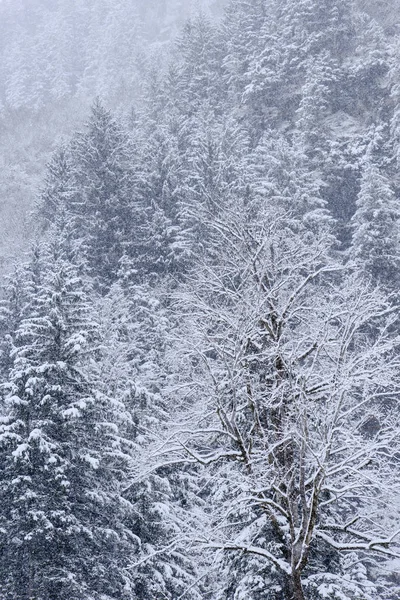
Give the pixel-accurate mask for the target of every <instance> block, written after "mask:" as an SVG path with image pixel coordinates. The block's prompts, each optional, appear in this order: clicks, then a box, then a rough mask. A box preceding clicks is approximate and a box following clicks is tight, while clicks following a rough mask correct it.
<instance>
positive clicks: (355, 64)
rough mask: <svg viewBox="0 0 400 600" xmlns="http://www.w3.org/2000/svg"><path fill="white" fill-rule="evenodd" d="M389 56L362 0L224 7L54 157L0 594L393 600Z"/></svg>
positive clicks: (17, 400) (393, 106)
mask: <svg viewBox="0 0 400 600" xmlns="http://www.w3.org/2000/svg"><path fill="white" fill-rule="evenodd" d="M71 7H72V8H71V10H72V11H73V5H71ZM128 33H129V32H128ZM128 37H129V39H130V36H129V35H128ZM118 42H119V45H120V47H119V50H121V52H122V51H123V52H127V55H126V56H127V60H128V62H129V57H130V56H131V54H130V52H131V51H130V50H129V47H125V46H124V37H123V36H122V34H121V35H120V36H118ZM396 57H397V41H396V39H394V38H393V37H391V38H388V37H387V35H386V34H385V32H384V31H383V30H382V29H381V28H380V27H379V26H378V24H377V23H376V22H375V21H373V20H372V18H370V17H369V16H367V15H366V14H364V13H362V12H361V11H360V9H359V8H358V5H356V4H355V3H354V2H353V1H351V0H318V1H317V0H301V1H300V2H299V1H298V0H296V1H295V0H285V1H284V2H282V0H279V1H278V0H276V1H275V0H232V1H231V2H230V3H229V5H228V6H227V8H226V11H225V16H224V18H223V20H222V22H221V23H218V24H213V23H211V22H209V21H208V19H207V18H206V17H204V16H199V17H198V18H196V19H194V20H192V21H190V22H188V23H187V24H186V25H185V27H184V28H183V30H182V32H181V34H180V36H179V38H178V39H177V42H176V52H175V54H174V57H173V59H172V60H171V63H170V65H169V67H168V69H167V70H166V72H165V71H164V70H162V69H157V68H154V69H150V70H148V71H147V72H146V74H145V77H144V80H143V81H142V90H143V94H144V98H145V100H144V101H143V102H142V101H141V102H140V103H139V102H138V103H137V104H136V105H135V106H134V108H132V110H131V111H129V113H128V114H126V115H124V116H123V117H121V116H118V117H117V116H116V115H114V114H113V113H112V112H111V111H110V110H108V109H107V107H106V106H105V102H104V100H102V99H97V100H96V101H95V102H94V103H93V106H92V109H91V114H90V117H89V119H88V121H87V123H86V125H85V127H84V129H82V131H79V132H77V133H76V134H75V135H74V136H72V138H71V140H70V141H68V142H65V143H63V144H62V145H61V146H60V147H59V148H58V150H57V151H56V153H55V154H54V156H53V158H52V160H51V162H50V163H49V165H48V169H47V174H46V178H45V181H44V182H43V185H42V187H41V190H40V192H39V193H38V201H37V206H36V210H35V217H34V223H32V227H33V226H35V227H36V228H37V230H39V234H38V239H37V242H36V243H35V244H34V247H33V248H32V251H31V253H30V255H29V257H28V258H27V261H26V262H25V263H21V264H19V265H17V267H16V269H15V272H14V273H13V274H12V276H10V278H9V280H8V282H7V283H6V285H5V289H4V294H3V301H2V304H1V312H0V330H1V340H0V343H1V346H0V370H1V380H2V383H1V393H2V406H3V410H2V414H3V417H2V418H1V422H0V463H1V468H0V473H1V475H0V546H1V552H0V589H1V592H2V597H4V598H5V599H7V600H17V599H18V600H32V599H35V600H55V599H57V600H63V599H65V600H82V599H87V600H89V599H90V600H92V599H96V600H105V599H109V600H117V599H118V600H120V599H121V598H127V599H129V600H151V599H154V600H156V599H157V600H158V599H160V598H169V599H170V600H178V599H183V598H185V599H192V600H200V599H206V598H212V599H213V600H245V599H246V600H265V599H268V600H278V599H279V600H292V599H294V600H305V599H306V600H323V599H326V598H329V599H330V600H375V599H376V598H380V599H386V600H389V599H391V600H394V599H395V598H397V596H398V593H399V579H398V577H399V576H398V568H399V567H398V565H399V561H400V547H399V533H398V517H399V465H398V457H399V434H400V424H399V410H398V397H399V366H400V364H399V362H400V359H399V348H398V345H399V341H398V325H399V323H398V286H399V260H400V252H399V242H400V221H399V200H398V194H399V183H398V178H397V166H398V143H399V140H398V135H399V127H398V119H399V113H398V107H397V102H398V99H397V98H398V86H399V73H398V65H397V58H396ZM124 64H125V63H124ZM63 72H64V71H63ZM95 79H96V80H97V78H96V77H95ZM106 81H108V79H107V77H106ZM108 85H109V86H110V87H109V89H115V88H113V83H112V82H111V81H108ZM106 97H107V94H106Z"/></svg>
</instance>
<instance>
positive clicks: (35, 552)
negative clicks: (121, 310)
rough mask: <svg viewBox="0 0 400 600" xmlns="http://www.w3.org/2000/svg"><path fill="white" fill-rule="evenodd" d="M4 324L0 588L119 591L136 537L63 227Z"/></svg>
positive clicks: (37, 594) (92, 329) (117, 442)
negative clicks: (14, 317) (12, 323)
mask: <svg viewBox="0 0 400 600" xmlns="http://www.w3.org/2000/svg"><path fill="white" fill-rule="evenodd" d="M31 307H32V308H31V310H30V311H29V310H27V311H26V314H25V315H24V318H23V320H22V322H21V323H20V325H19V327H18V330H17V332H16V342H15V350H14V364H13V368H12V369H11V372H10V375H9V378H8V381H6V382H5V384H3V387H5V389H6V391H7V394H6V399H5V404H6V412H5V414H4V416H3V417H2V419H1V426H0V447H1V450H0V462H1V483H0V496H1V510H0V520H1V534H0V544H1V559H0V561H1V576H0V581H1V586H0V587H1V590H2V595H3V597H4V598H10V599H12V598H16V597H18V598H21V599H26V600H31V599H32V598H49V599H50V598H55V597H57V598H60V599H61V598H65V599H67V598H68V599H69V600H71V599H76V600H78V598H79V600H82V599H83V598H87V599H89V598H94V597H96V598H100V597H101V598H110V599H111V598H123V597H129V589H130V588H129V576H128V575H127V572H126V564H127V561H128V560H129V556H130V554H131V553H132V552H133V550H134V549H135V547H136V548H137V544H136V542H135V539H134V537H133V536H132V535H131V533H130V531H129V530H128V528H127V526H126V523H127V519H128V517H129V513H130V505H129V503H128V502H126V500H122V496H121V486H122V485H123V482H124V473H126V470H127V467H128V462H129V461H128V456H127V455H126V453H125V448H124V444H123V443H122V441H121V437H120V436H119V435H118V429H117V426H116V418H115V414H114V413H115V410H116V406H115V403H114V404H112V403H111V402H110V400H109V399H108V397H107V396H106V395H105V394H102V393H100V392H98V391H97V389H96V381H95V377H93V368H91V362H92V361H95V360H96V352H98V351H97V349H96V348H97V346H98V343H99V340H98V334H97V325H96V321H95V319H94V315H93V310H92V308H91V304H90V300H89V298H88V295H87V291H86V290H85V286H84V283H83V282H82V280H81V279H80V278H79V276H78V274H77V272H76V269H75V268H74V266H73V265H72V264H71V263H70V262H69V261H68V260H67V259H66V252H65V240H63V232H62V231H56V232H54V237H53V239H52V240H51V242H50V243H49V248H48V250H47V252H46V253H45V255H44V256H43V258H42V279H41V283H40V285H39V286H38V289H37V290H36V292H35V302H34V303H31Z"/></svg>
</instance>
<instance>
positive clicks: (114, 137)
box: [71, 100, 143, 289]
mask: <svg viewBox="0 0 400 600" xmlns="http://www.w3.org/2000/svg"><path fill="white" fill-rule="evenodd" d="M71 153H72V156H73V161H74V164H75V178H76V187H77V192H78V195H77V201H76V202H75V203H74V205H73V206H72V210H71V212H72V214H73V215H75V216H76V217H77V220H76V227H77V231H76V235H77V237H78V238H80V239H81V240H82V243H83V247H84V249H85V256H86V260H87V264H88V269H89V273H90V274H91V275H92V276H93V277H94V278H95V279H96V280H97V282H98V285H99V286H100V288H102V287H103V288H105V289H107V287H109V286H110V285H111V284H112V283H113V281H115V280H116V279H117V274H118V268H119V267H118V265H119V261H120V259H121V257H122V256H123V255H124V254H128V255H134V254H137V253H139V252H140V249H141V226H142V220H143V214H142V204H141V198H140V195H139V190H138V186H137V179H136V174H135V170H134V165H133V160H134V156H133V155H132V146H131V144H130V141H129V137H128V134H127V133H126V132H125V131H124V129H123V128H122V126H121V125H120V124H119V123H118V122H117V121H116V119H114V118H113V116H112V115H111V113H110V112H109V111H108V110H106V109H105V108H104V107H103V105H102V104H101V103H100V101H99V100H97V101H96V102H95V104H94V105H93V107H92V113H91V116H90V119H89V121H88V123H87V128H86V131H85V132H83V133H81V134H80V135H78V136H77V138H76V139H75V141H74V142H73V144H72V149H71Z"/></svg>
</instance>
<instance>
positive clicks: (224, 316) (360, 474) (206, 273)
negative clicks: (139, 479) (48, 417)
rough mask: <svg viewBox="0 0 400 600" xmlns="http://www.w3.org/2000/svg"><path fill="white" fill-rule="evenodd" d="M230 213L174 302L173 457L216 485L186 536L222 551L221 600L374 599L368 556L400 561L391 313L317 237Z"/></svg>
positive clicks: (272, 219) (257, 214)
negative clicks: (177, 392) (177, 352)
mask: <svg viewBox="0 0 400 600" xmlns="http://www.w3.org/2000/svg"><path fill="white" fill-rule="evenodd" d="M235 208H236V210H235V211H231V212H230V213H229V217H227V218H226V219H225V220H224V219H220V220H219V221H216V222H215V223H214V230H215V236H216V237H215V243H216V244H217V245H218V247H219V248H220V250H219V260H218V262H217V263H215V264H214V265H210V264H209V263H206V264H204V265H203V266H202V265H201V264H199V265H198V266H197V269H196V272H195V273H194V274H193V278H192V279H190V281H189V282H188V286H187V290H186V292H182V296H181V298H180V303H181V304H180V306H181V308H182V309H183V310H184V311H185V313H186V319H185V320H184V323H185V324H184V325H183V329H182V339H181V341H180V344H181V346H182V347H183V359H182V361H183V362H182V365H181V367H180V374H181V376H180V378H179V380H178V381H179V383H180V385H181V386H182V389H183V390H184V396H182V406H183V407H186V411H187V412H184V414H185V421H184V422H183V423H182V424H181V426H179V424H178V425H176V426H175V430H174V432H175V436H173V439H174V440H176V442H175V444H174V445H173V446H172V448H171V447H169V448H168V451H169V453H170V454H168V456H169V457H171V454H172V455H174V454H175V460H179V459H180V460H185V458H186V460H187V461H189V462H196V461H197V462H198V463H199V464H202V465H203V466H204V467H205V468H206V469H208V471H209V472H210V478H212V480H214V481H215V488H214V489H213V486H212V484H211V488H212V492H211V496H210V521H209V526H208V530H207V527H206V528H205V529H206V530H205V531H204V530H203V531H201V533H200V535H198V536H197V542H198V543H199V544H200V545H201V546H202V547H204V548H214V549H216V550H217V551H218V552H219V553H220V554H221V553H223V559H224V563H225V565H228V566H227V567H224V569H227V571H225V572H226V579H225V580H224V582H223V584H222V585H223V586H225V587H222V588H221V589H220V592H219V596H218V597H221V598H225V597H228V598H240V597H251V598H262V597H265V595H266V594H267V593H269V594H270V597H271V598H275V597H276V598H287V599H288V600H289V599H292V598H295V599H296V600H303V599H304V598H307V597H308V596H310V597H315V598H324V595H326V593H328V590H331V593H332V594H336V595H334V596H333V597H338V598H339V597H341V598H348V599H349V600H350V598H359V599H360V600H361V599H362V598H374V597H375V594H376V590H375V588H374V583H373V571H371V570H369V568H370V566H371V562H373V561H374V560H375V565H376V566H377V565H379V560H380V558H379V557H382V558H385V557H396V556H398V554H399V553H398V549H396V546H397V545H398V531H396V525H395V523H396V519H397V518H398V512H397V511H398V508H397V507H398V492H397V490H398V473H397V470H396V469H394V468H393V464H394V462H393V461H395V456H396V452H397V447H398V446H397V444H398V431H399V429H398V428H399V422H398V414H397V409H396V402H395V398H396V394H397V393H398V386H399V381H398V373H397V370H398V354H397V342H396V338H395V337H393V325H394V323H395V320H396V314H395V311H394V310H393V309H391V308H390V306H389V305H388V304H387V303H386V301H385V299H384V297H381V296H380V295H379V294H378V293H375V292H371V291H370V290H368V288H366V287H364V288H362V289H360V283H359V282H358V281H357V280H353V276H352V275H351V274H345V273H344V272H342V267H341V265H340V264H336V263H335V262H334V261H333V260H332V259H331V258H329V254H330V248H329V239H328V240H327V238H326V237H325V236H323V235H322V236H315V235H314V236H313V235H312V234H310V233H309V234H307V233H306V231H305V230H301V229H297V230H294V229H293V226H286V225H285V221H284V218H282V219H281V218H280V217H279V214H278V213H277V212H275V213H274V215H273V216H272V214H271V213H270V212H268V211H266V210H265V206H264V207H261V208H260V209H259V210H257V207H256V206H253V207H252V209H253V213H252V212H251V211H250V207H249V206H248V205H247V206H245V207H243V209H242V210H241V211H240V210H239V205H236V207H235ZM249 211H250V212H249ZM249 215H251V218H249ZM221 240H223V243H221ZM185 341H186V342H185ZM185 385H186V386H187V387H185ZM350 552H356V553H357V560H359V561H360V562H361V563H362V564H364V567H365V574H366V575H365V579H360V578H359V577H358V575H357V574H356V571H355V570H354V569H353V566H352V564H353V563H352V561H351V560H348V559H347V558H346V556H347V554H348V553H350ZM230 556H231V557H232V560H230V559H229V557H230ZM364 567H363V568H364ZM267 590H268V592H267ZM273 594H275V596H274V595H273ZM340 594H341V595H340Z"/></svg>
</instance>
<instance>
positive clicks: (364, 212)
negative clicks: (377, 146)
mask: <svg viewBox="0 0 400 600" xmlns="http://www.w3.org/2000/svg"><path fill="white" fill-rule="evenodd" d="M352 225H353V240H352V247H351V255H352V257H353V258H354V260H355V261H356V262H357V264H358V266H359V268H360V270H361V271H362V272H363V273H364V274H365V275H366V276H367V277H368V278H370V279H371V280H372V281H374V282H377V283H380V284H381V285H382V286H383V287H384V288H385V289H386V290H387V291H388V292H390V291H396V290H397V288H398V284H399V280H400V279H399V276H400V210H399V206H398V200H397V199H396V197H395V194H394V192H393V190H392V189H391V186H390V183H389V181H388V180H387V178H386V177H385V175H384V174H383V173H382V172H381V171H380V169H379V168H378V167H377V166H376V165H375V164H374V163H373V158H372V157H371V156H369V155H367V157H366V160H365V164H364V168H363V172H362V177H361V188H360V192H359V194H358V198H357V210H356V212H355V214H354V216H353V219H352Z"/></svg>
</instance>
